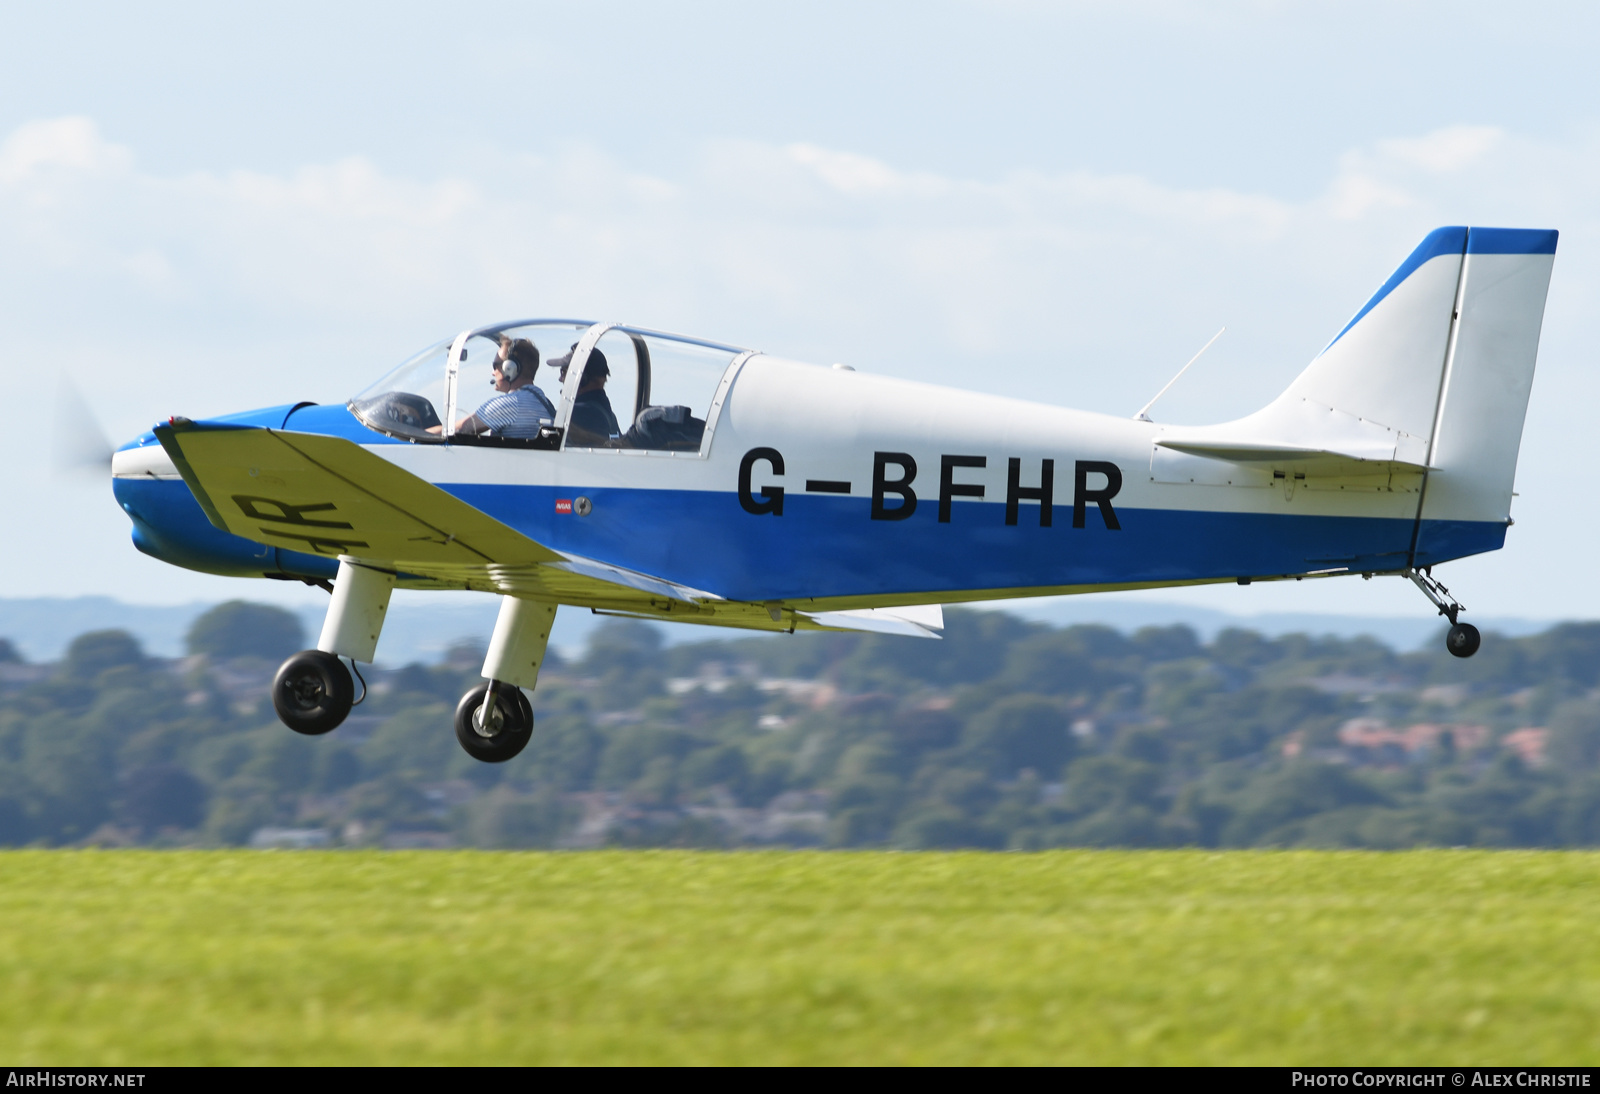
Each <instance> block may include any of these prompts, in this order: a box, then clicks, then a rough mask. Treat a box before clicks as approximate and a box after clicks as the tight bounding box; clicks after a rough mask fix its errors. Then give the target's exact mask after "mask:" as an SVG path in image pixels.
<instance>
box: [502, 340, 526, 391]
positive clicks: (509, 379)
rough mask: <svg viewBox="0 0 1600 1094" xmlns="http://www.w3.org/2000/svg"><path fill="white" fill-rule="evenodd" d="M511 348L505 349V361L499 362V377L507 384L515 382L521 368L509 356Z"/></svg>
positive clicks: (520, 373)
mask: <svg viewBox="0 0 1600 1094" xmlns="http://www.w3.org/2000/svg"><path fill="white" fill-rule="evenodd" d="M510 350H511V347H510V346H507V347H506V351H507V352H506V356H505V359H504V360H502V361H501V362H500V375H501V376H503V377H505V381H506V383H508V384H514V383H516V382H517V377H518V376H521V375H522V366H521V365H519V364H517V359H516V358H515V357H513V356H511V353H510Z"/></svg>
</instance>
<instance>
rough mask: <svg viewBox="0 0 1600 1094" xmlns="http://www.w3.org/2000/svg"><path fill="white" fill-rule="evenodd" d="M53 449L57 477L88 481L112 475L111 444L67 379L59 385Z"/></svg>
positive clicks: (52, 456) (52, 459)
mask: <svg viewBox="0 0 1600 1094" xmlns="http://www.w3.org/2000/svg"><path fill="white" fill-rule="evenodd" d="M51 449H52V451H51V464H52V466H53V469H54V471H55V473H56V474H57V475H58V476H62V477H65V476H72V477H74V478H88V477H90V476H96V477H101V476H108V475H110V474H111V452H112V445H111V441H110V440H109V439H108V438H107V437H106V432H105V430H104V429H101V428H100V422H99V421H98V420H97V419H96V418H95V416H94V412H93V411H92V410H90V409H89V404H88V403H87V402H85V401H84V398H83V394H82V393H81V392H80V391H79V390H78V388H77V385H75V384H74V383H73V382H72V381H71V380H69V379H67V378H66V377H65V376H63V377H61V378H60V381H59V382H58V383H57V384H56V414H55V437H54V438H53V443H52V445H51Z"/></svg>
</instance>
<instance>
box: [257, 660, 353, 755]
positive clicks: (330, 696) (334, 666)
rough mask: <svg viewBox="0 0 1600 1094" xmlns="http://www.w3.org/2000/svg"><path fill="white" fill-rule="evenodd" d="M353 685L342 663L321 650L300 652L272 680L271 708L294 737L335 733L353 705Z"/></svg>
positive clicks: (348, 671) (280, 668)
mask: <svg viewBox="0 0 1600 1094" xmlns="http://www.w3.org/2000/svg"><path fill="white" fill-rule="evenodd" d="M355 698H356V688H355V682H354V681H353V680H351V679H350V670H349V669H347V668H345V667H344V662H343V661H341V660H339V659H338V658H337V657H335V656H334V655H333V654H331V653H323V652H322V651H321V650H301V651H300V652H299V653H297V654H295V655H294V656H293V657H291V658H289V660H287V661H285V662H284V663H283V664H282V665H281V666H280V667H279V668H278V675H276V676H274V677H273V678H272V708H273V709H274V710H276V711H277V712H278V720H279V721H281V722H282V723H283V724H284V725H286V726H288V727H289V728H290V729H292V730H294V731H295V732H296V733H304V734H305V735H306V736H308V737H316V736H320V735H321V734H323V733H327V732H329V731H330V730H333V729H336V728H338V726H339V723H340V722H342V721H344V719H345V716H346V715H347V714H349V713H350V708H351V707H352V706H353V705H354V704H355Z"/></svg>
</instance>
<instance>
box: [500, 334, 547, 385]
mask: <svg viewBox="0 0 1600 1094" xmlns="http://www.w3.org/2000/svg"><path fill="white" fill-rule="evenodd" d="M521 341H524V339H520V338H519V339H517V341H516V342H507V343H505V345H503V346H501V348H500V352H501V353H503V354H505V356H504V357H499V358H497V359H496V361H495V364H496V365H497V366H499V369H500V375H501V376H502V377H503V378H504V379H505V381H506V383H508V384H514V383H516V382H517V377H518V376H521V375H522V364H521V362H519V361H518V360H517V358H516V349H517V342H521ZM528 347H529V348H530V349H532V348H533V344H532V343H531V342H530V343H528ZM533 353H534V358H533V359H534V367H535V368H538V367H539V366H538V361H539V356H538V354H539V351H538V350H536V349H535V350H534V351H533ZM493 385H494V381H493V380H491V381H490V386H491V387H492V386H493Z"/></svg>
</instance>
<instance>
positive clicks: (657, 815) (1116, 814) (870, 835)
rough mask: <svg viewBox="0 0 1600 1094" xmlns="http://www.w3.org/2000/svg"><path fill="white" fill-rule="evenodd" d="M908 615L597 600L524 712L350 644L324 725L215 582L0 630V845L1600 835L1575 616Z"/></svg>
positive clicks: (1503, 842) (276, 617)
mask: <svg viewBox="0 0 1600 1094" xmlns="http://www.w3.org/2000/svg"><path fill="white" fill-rule="evenodd" d="M946 620H947V627H946V631H945V638H944V640H943V641H940V642H929V641H919V640H915V639H905V638H895V637H885V636H875V635H863V634H798V635H793V636H758V637H751V638H740V639H733V640H715V641H705V642H697V643H689V644H683V645H673V646H665V645H664V644H663V642H662V640H661V635H660V632H659V631H657V630H656V629H654V628H652V627H650V626H648V625H646V624H643V623H639V622H635V621H630V620H610V621H607V622H606V623H605V624H603V625H602V626H600V627H599V628H597V629H596V631H594V632H593V634H592V637H591V640H590V641H589V643H588V645H587V647H586V648H585V649H584V650H583V652H582V654H581V656H577V657H575V658H573V659H572V660H570V661H563V660H562V659H561V658H560V657H556V656H552V657H551V658H550V660H549V661H548V662H547V666H546V669H545V672H544V676H543V677H542V679H541V681H540V686H539V689H538V691H537V692H536V693H535V694H534V696H533V706H534V711H535V715H536V719H537V725H536V728H535V731H534V737H533V741H532V742H531V743H530V745H529V746H528V748H527V750H526V751H525V752H524V753H523V754H522V755H521V756H519V757H517V758H516V759H514V760H512V761H511V762H509V763H506V764H501V765H485V764H480V763H477V762H476V761H474V760H472V759H470V758H469V757H467V756H466V755H465V754H464V753H462V752H461V751H460V749H459V748H458V747H457V745H456V743H455V740H454V736H453V734H452V733H451V730H450V719H451V714H452V711H453V709H454V706H455V703H456V701H457V699H458V698H459V697H460V695H461V694H462V692H464V691H465V690H466V689H467V688H468V687H470V686H471V685H472V684H474V683H476V682H477V681H478V679H479V678H478V675H477V669H478V666H479V664H480V663H481V656H482V651H481V648H472V647H461V648H458V649H456V650H453V651H452V652H451V654H450V655H449V656H447V657H446V658H445V659H444V660H442V661H441V662H440V663H437V664H420V663H419V664H411V665H406V666H404V667H401V668H398V669H393V670H382V671H380V670H371V671H367V672H366V679H367V683H368V685H369V689H368V694H367V697H366V699H365V701H364V702H363V703H362V704H361V705H360V706H358V707H357V708H356V711H355V713H354V714H353V715H352V717H351V718H350V719H349V721H348V722H347V723H346V725H344V726H342V727H341V728H340V729H338V730H336V731H335V732H333V733H332V734H330V735H328V736H326V737H320V738H306V737H300V736H297V735H296V734H294V733H292V732H290V731H289V730H287V729H285V728H284V727H283V726H281V725H280V724H278V722H277V721H276V719H275V718H274V717H273V713H272V708H271V705H270V702H269V701H268V696H267V687H268V683H269V681H270V679H271V675H272V672H273V670H274V669H275V668H276V666H277V664H278V662H279V661H280V660H281V659H282V658H283V657H284V656H286V655H287V654H288V653H291V652H293V651H294V650H297V649H299V648H301V647H302V646H303V645H304V644H305V635H304V634H303V632H302V629H301V626H300V623H299V621H298V619H296V618H295V617H294V616H293V615H291V614H290V613H288V612H284V611H281V610H279V609H275V608H271V607H268V606H265V605H256V604H249V603H244V602H232V603H229V604H225V605H220V606H218V607H217V608H215V609H213V610H212V611H210V612H208V613H206V614H205V615H204V616H202V617H200V619H198V620H197V621H196V623H195V624H194V627H193V628H192V629H191V631H190V633H189V636H188V649H189V656H188V657H186V658H183V659H178V660H161V659H155V658H151V657H149V656H147V655H146V654H145V653H144V651H143V650H142V649H141V648H140V646H139V644H138V642H137V641H136V640H135V639H134V638H133V637H132V636H130V635H128V634H127V633H125V632H121V631H99V632H92V633H88V634H84V635H81V636H80V637H79V638H78V639H76V640H75V641H74V642H73V643H72V645H71V646H70V648H69V649H68V651H67V653H66V655H65V656H64V657H63V658H62V660H61V661H59V662H57V663H52V664H27V663H25V662H24V661H23V660H22V659H21V658H20V657H19V656H18V655H17V654H16V652H15V650H14V649H13V648H12V647H11V646H10V645H9V644H5V643H3V642H0V844H5V845H27V844H37V845H46V846H62V845H76V844H85V843H89V844H102V845H124V844H139V845H156V846H191V845H239V844H248V843H251V842H255V843H256V844H258V845H260V844H267V845H270V844H272V843H274V842H275V841H276V842H282V841H287V842H290V843H295V842H298V843H299V844H300V845H305V844H312V845H329V846H339V845H380V846H383V845H386V846H452V845H459V846H491V847H586V846H602V845H629V846H713V847H735V846H764V845H791V846H826V847H900V848H907V849H914V848H935V847H976V848H992V849H996V850H999V849H1015V850H1028V849H1037V848H1045V847H1060V846H1095V847H1161V846H1202V847H1267V846H1271V847H1283V846H1317V847H1374V848H1398V847H1413V846H1491V847H1510V846H1525V847H1534V846H1538V847H1560V846H1594V845H1596V844H1600V690H1597V688H1600V624H1591V623H1574V624H1563V625H1560V626H1556V627H1553V628H1551V629H1550V630H1548V631H1546V632H1544V633H1542V634H1538V635H1533V636H1529V637H1524V638H1508V637H1503V636H1496V635H1490V636H1486V640H1485V643H1484V648H1483V650H1482V652H1480V653H1479V654H1478V656H1477V657H1475V658H1473V659H1472V660H1470V661H1460V660H1457V659H1455V658H1451V657H1449V656H1448V655H1447V654H1445V653H1444V651H1443V650H1442V649H1438V648H1430V649H1428V650H1426V651H1423V652H1416V653H1403V654H1402V653H1397V652H1395V651H1394V650H1392V649H1390V648H1388V647H1387V646H1385V645H1384V644H1382V643H1381V642H1379V641H1377V640H1375V639H1371V638H1355V639H1340V638H1331V637H1315V636H1308V635H1288V636H1283V637H1278V638H1268V637H1264V636H1262V635H1260V634H1257V633H1254V632H1251V631H1248V630H1243V629H1233V630H1226V631H1223V632H1221V633H1220V634H1218V635H1216V637H1215V638H1213V639H1212V640H1211V641H1209V642H1205V641H1202V640H1201V639H1200V638H1199V637H1198V636H1197V635H1196V634H1195V633H1194V632H1193V631H1192V630H1190V629H1189V628H1187V627H1182V626H1173V627H1152V628H1145V629H1143V630H1139V631H1137V632H1135V633H1133V634H1123V633H1121V632H1118V631H1116V630H1113V629H1111V628H1107V627H1100V626H1074V627H1065V628H1055V627H1050V626H1046V625H1043V624H1038V623H1031V622H1026V621H1023V620H1021V619H1018V618H1017V617H1015V616H1012V615H1008V614H1006V613H1004V612H997V611H984V612H979V611H969V610H961V609H950V610H948V611H947V612H946Z"/></svg>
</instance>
